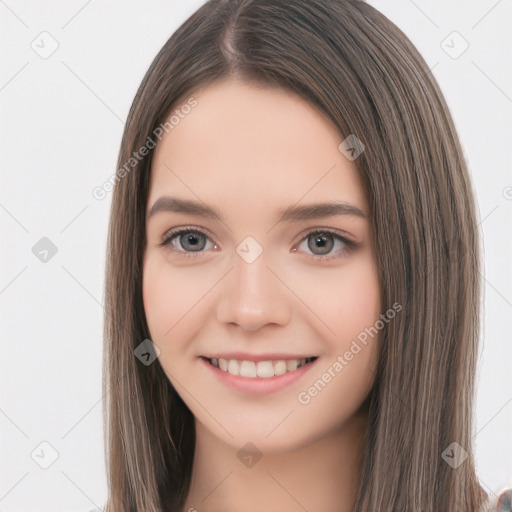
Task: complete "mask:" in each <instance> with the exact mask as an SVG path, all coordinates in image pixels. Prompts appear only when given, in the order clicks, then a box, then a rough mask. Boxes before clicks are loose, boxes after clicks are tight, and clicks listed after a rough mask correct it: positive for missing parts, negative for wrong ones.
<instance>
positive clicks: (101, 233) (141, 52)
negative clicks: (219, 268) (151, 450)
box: [0, 0, 512, 512]
mask: <svg viewBox="0 0 512 512" xmlns="http://www.w3.org/2000/svg"><path fill="white" fill-rule="evenodd" d="M202 3H203V2H202V0H194V1H192V0H186V1H181V2H177V1H171V0H168V1H163V0H162V1H157V0H152V1H146V2H137V1H134V0H130V1H123V2H121V1H120V0H119V1H114V0H108V1H102V2H100V1H99V0H92V1H91V0H89V1H86V0H73V1H67V2H64V1H63V0H62V1H53V2H52V1H50V2H29V1H26V0H23V1H22V0H0V16H1V22H0V24H1V45H0V48H1V62H2V66H1V69H0V107H1V114H0V115H1V121H2V122H1V134H0V148H1V153H0V154H1V171H2V172H1V188H0V229H1V231H0V232H1V244H2V245H1V247H2V250H1V267H0V315H1V316H0V320H1V327H2V337H1V343H2V346H1V355H0V362H1V373H0V379H1V396H0V432H1V444H0V450H1V451H0V464H1V466H0V468H1V469H0V471H1V472H0V512H14V511H52V512H54V511H82V512H87V511H88V510H91V509H94V508H101V507H102V506H103V504H104V502H105V499H106V479H105V469H104V461H103V438H102V418H101V352H102V322H103V316H102V314H103V308H102V305H101V302H102V296H103V272H104V262H105V257H104V252H105V243H106V233H107V223H108V214H109V206H110V195H107V197H106V198H105V199H104V200H103V201H99V200H96V199H95V198H94V197H93V196H92V190H93V188H94V187H96V186H98V185H102V184H103V183H104V182H105V181H106V180H107V179H108V178H109V177H110V176H111V175H112V174H113V173H114V172H115V167H116V161H117V153H118V150H119V144H120V140H121V134H122V130H123V127H124V120H125V119H126V116H127V113H128V110H129V107H130V105H131V102H132V100H133V97H134V95H135V92H136V90H137V88H138V86H139V84H140V81H141V79H142V77H143V75H144V73H145V72H146V70H147V68H148V66H149V65H150V63H151V61H152V60H153V58H154V56H155V55H156V53H157V52H158V51H159V50H160V48H161V47H162V46H163V44H164V43H165V42H166V41H167V39H168V38H169V37H170V35H171V34H172V32H174V30H175V29H176V28H177V27H178V26H179V25H180V24H181V23H182V22H183V21H184V20H185V19H186V18H187V17H188V16H189V15H190V14H191V13H192V12H193V11H194V10H195V9H197V8H198V7H199V6H200V5H202ZM369 3H370V4H372V5H374V6H375V7H376V8H377V9H379V10H380V11H381V12H383V13H384V14H385V15H386V16H388V17H389V18H390V19H391V20H392V21H394V22H395V23H396V24H397V25H398V26H399V27H400V28H401V29H402V30H403V31H404V32H405V33H406V34H407V35H408V36H409V37H410V38H411V40H412V41H413V43H414V44H415V45H416V46H417V48H418V49H419V51H420V52H421V54H422V55H423V56H424V58H425V59H426V61H427V62H428V64H429V66H430V67H431V68H432V69H433V71H432V72H433V74H434V75H435V77H436V78H437V80H438V81H439V83H440V85H441V88H442V90H443V92H444V93H445V96H446V98H447V101H448V104H449V106H450V108H451V110H452V114H453V116H454V118H455V122H456V125H457V129H458V131H459V134H460V137H461V140H462V143H463V146H464V150H465V153H466V155H467V159H468V161H469V164H470V168H471V173H472V176H473V180H474V184H475V189H476V192H477V196H478V203H479V216H480V220H481V228H482V233H483V236H484V244H485V283H486V285H485V299H484V300H485V307H484V309H485V315H484V322H485V323H484V329H483V331H482V352H481V357H480V359H479V374H478V395H477V403H476V410H475V414H476V431H475V447H476V459H477V471H478V475H479V478H480V479H481V482H482V484H483V485H484V486H485V487H486V488H487V489H488V490H493V491H494V492H497V491H499V490H500V489H501V488H502V487H503V486H505V485H507V486H511V487H512V441H511V439H512V435H511V433H512V428H511V427H512V384H511V382H512V381H511V366H512V364H511V363H512V342H511V337H510V328H509V325H508V322H509V320H510V318H511V316H512V278H511V270H510V262H511V261H512V242H511V236H510V235H511V225H512V188H511V187H512V172H511V160H512V159H511V157H510V145H511V144H510V136H511V133H512V70H511V61H510V55H511V54H512V38H511V30H510V27H511V26H512V23H511V22H512V1H511V0H499V1H497V0H480V1H475V0H471V1H468V0H460V1H459V0H436V1H427V0H415V1H412V0H393V1H389V0H388V1H386V0H373V1H369ZM43 31H47V32H48V33H49V34H51V36H52V37H53V38H54V39H55V40H56V41H57V42H58V48H57V50H56V51H55V53H53V54H52V55H51V56H49V57H48V58H47V59H43V58H41V57H40V56H39V55H38V54H37V53H36V51H34V50H33V49H32V47H31V44H32V42H33V41H35V42H34V43H33V44H34V45H39V46H42V45H43V43H41V42H40V41H41V37H48V36H40V34H41V32H43ZM453 31H456V32H458V33H459V34H460V35H461V36H462V37H463V38H464V39H465V40H466V41H467V43H468V44H469V47H468V49H467V50H466V51H465V52H464V53H463V54H462V55H460V56H459V57H458V58H452V56H450V55H449V54H448V53H447V52H446V51H445V49H446V50H449V51H451V52H452V54H453V53H454V52H458V51H460V49H461V48H462V46H460V45H461V44H462V40H461V39H460V38H459V39H457V38H458V37H459V36H457V35H455V36H453V35H450V34H452V32H453ZM448 36H449V37H448ZM447 37H448V39H446V38H447ZM45 41H46V42H45V43H44V44H45V48H49V47H50V44H51V41H50V40H49V39H46V40H45ZM443 41H445V43H443ZM447 46H451V47H452V48H451V49H449V48H448V47H447ZM40 51H42V50H40ZM42 237H47V238H49V239H50V240H51V241H52V242H53V244H55V246H56V247H57V249H58V252H57V253H56V254H55V256H54V257H53V258H51V259H50V260H49V261H48V262H47V263H43V262H41V261H40V260H39V259H38V258H36V256H35V255H34V254H33V252H32V247H33V246H34V245H35V244H36V243H37V242H38V241H39V240H40V239H41V238H42ZM43 441H46V442H48V443H50V445H51V446H52V447H53V448H54V449H55V450H56V451H57V452H58V458H57V460H56V461H55V462H54V463H53V464H52V465H51V466H50V467H48V469H42V468H41V467H39V465H37V464H36V463H35V461H34V459H33V458H31V453H32V452H33V451H34V450H35V449H36V454H39V460H44V459H45V458H46V459H47V461H49V460H50V459H49V457H51V449H50V448H48V447H45V446H44V445H43V447H40V446H39V445H40V443H41V442H43ZM41 450H42V451H41ZM43 453H44V456H43V455H42V454H43ZM34 458H37V457H36V456H34Z"/></svg>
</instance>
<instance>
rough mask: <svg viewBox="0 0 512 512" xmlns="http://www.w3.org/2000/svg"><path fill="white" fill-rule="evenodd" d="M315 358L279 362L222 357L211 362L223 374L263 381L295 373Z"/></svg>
mask: <svg viewBox="0 0 512 512" xmlns="http://www.w3.org/2000/svg"><path fill="white" fill-rule="evenodd" d="M312 359H313V358H308V359H289V360H287V361H285V360H282V359H281V360H278V361H258V362H256V363H255V362H254V361H238V360H236V359H229V360H228V359H223V358H222V357H219V358H218V359H217V358H212V359H210V362H211V363H212V365H213V366H215V367H217V368H219V369H220V370H222V371H223V372H228V373H230V374H231V375H238V376H240V377H248V378H254V377H260V378H263V379H266V378H269V377H273V376H274V375H284V374H285V373H287V372H293V371H295V370H296V369H297V368H300V367H301V366H304V365H305V364H306V362H311V360H312Z"/></svg>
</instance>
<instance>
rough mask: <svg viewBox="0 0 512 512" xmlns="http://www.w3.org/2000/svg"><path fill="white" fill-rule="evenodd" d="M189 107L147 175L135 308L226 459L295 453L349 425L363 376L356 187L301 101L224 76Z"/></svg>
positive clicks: (366, 322)
mask: <svg viewBox="0 0 512 512" xmlns="http://www.w3.org/2000/svg"><path fill="white" fill-rule="evenodd" d="M194 98H195V100H196V101H197V105H195V107H194V108H193V109H188V108H186V109H183V110H182V111H181V112H182V115H181V116H180V117H179V123H177V124H176V126H175V127H174V128H173V129H172V130H170V131H169V133H168V134H166V135H165V136H164V138H163V139H162V140H161V142H160V143H159V144H158V146H157V148H156V149H155V154H154V160H153V165H152V176H151V186H150V192H149V201H148V208H147V246H146V250H145V254H144V264H143V299H144V309H145V314H146V318H147V322H148V326H149V329H150V335H151V340H152V341H153V343H154V344H155V345H156V346H157V347H158V349H159V350H160V353H159V358H158V363H159V364H160V365H161V367H162V369H163V370H164V372H165V374H166V375H167V377H168V378H169V380H170V382H171V383H172V385H173V386H174V387H175V389H176V390H177V392H178V393H179V394H180V396H181V397H182V399H183V401H184V402H185V403H186V404H187V406H188V407H189V409H190V410H191V411H192V413H193V414H194V416H195V418H196V428H197V429H198V431H199V432H202V433H205V434H206V435H209V436H210V438H211V436H215V438H216V439H217V440H221V441H223V442H225V443H227V444H229V445H231V446H232V447H234V448H236V449H239V448H241V447H243V446H244V445H246V443H248V442H250V443H252V444H253V445H255V446H256V448H257V449H258V450H260V451H262V452H265V451H266V452H269V453H270V452H273V453H279V452H284V451H288V450H292V449H295V448H299V447H303V446H306V445H307V444H310V443H312V442H313V441H315V440H318V439H320V438H322V437H324V436H326V435H329V434H331V435H335V434H336V433H338V432H340V431H341V430H342V428H343V427H344V426H345V427H346V426H348V425H349V424H350V420H351V419H352V420H354V419H355V418H356V417H357V415H356V413H357V412H358V409H359V408H360V406H361V404H362V402H363V401H364V399H365V398H366V397H367V395H368V393H369V391H370V389H371V387H372V384H373V380H374V371H375V368H376V364H377V340H378V334H375V328H374V325H375V324H376V322H378V320H379V314H380V300H379V297H380V290H379V283H378V276H377V268H376V263H375V255H374V251H373V247H372V244H371V230H370V228H371V226H370V223H369V219H368V217H367V215H368V204H367V200H366V197H365V195H364V191H363V187H362V183H361V180H360V177H359V176H358V172H357V170H356V166H355V164H354V162H353V161H351V160H350V159H349V158H347V156H345V154H343V153H342V152H341V151H340V150H339V145H340V143H341V142H342V138H341V137H340V135H339V134H338V132H337V130H336V129H335V127H334V125H332V124H331V123H330V121H329V120H328V118H327V117H326V116H324V115H323V114H322V113H320V112H319V111H318V110H317V109H315V108H314V107H313V106H311V105H310V104H309V103H307V102H306V101H305V100H303V99H302V98H301V97H299V96H296V95H295V94H293V93H290V92H287V91H283V90H280V89H272V88H260V87H257V86H255V85H253V84H249V83H247V82H234V81H231V80H228V81H223V82H218V83H216V84H214V85H211V86H208V87H207V88H205V89H203V90H201V91H200V92H199V93H198V94H195V95H194ZM185 103H186V101H185V102H184V104H185ZM176 108H179V107H176ZM185 111H186V112H189V113H188V114H187V115H184V114H183V112H185ZM175 121H176V119H175ZM348 154H350V153H348ZM164 197H168V198H169V199H168V200H167V202H166V201H165V200H162V198H164ZM172 201H174V203H173V202H172ZM324 203H336V204H337V205H338V206H337V207H336V206H333V207H330V208H326V207H320V206H319V205H321V204H324ZM155 204H156V205H157V207H154V206H155ZM340 205H341V206H340ZM185 206H186V208H185ZM210 209H211V210H214V211H215V212H217V214H218V215H219V217H221V218H216V217H215V215H214V214H213V213H210ZM152 210H153V213H151V211H152ZM365 214H366V217H365V216H364V215H365ZM187 229H189V230H192V232H191V233H181V234H180V233H176V231H179V230H187ZM171 230H173V233H172V234H170V231H171ZM316 231H320V233H316V234H315V232H316ZM164 240H167V243H166V244H165V245H162V242H163V241H164ZM378 323H379V322H378ZM380 324H382V322H380ZM369 328H374V329H373V331H371V332H372V333H373V334H372V335H369V334H368V332H369V331H368V329H369ZM363 340H365V341H364V342H363ZM312 357H314V358H316V359H314V361H313V362H309V363H307V364H304V359H306V362H307V360H308V359H307V358H312ZM158 363H154V364H158ZM301 365H304V366H301ZM219 366H220V367H221V368H219ZM226 367H227V369H228V371H224V370H225V369H226ZM297 367H298V368H297ZM295 368H297V369H295ZM240 372H241V375H240ZM283 372H286V373H283ZM271 375H273V376H271Z"/></svg>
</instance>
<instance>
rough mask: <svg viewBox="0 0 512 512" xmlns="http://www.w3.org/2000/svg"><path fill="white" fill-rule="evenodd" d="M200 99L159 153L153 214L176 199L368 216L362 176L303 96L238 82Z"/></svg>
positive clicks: (324, 119)
mask: <svg viewBox="0 0 512 512" xmlns="http://www.w3.org/2000/svg"><path fill="white" fill-rule="evenodd" d="M192 96H193V97H194V99H195V100H196V101H197V105H196V106H195V107H194V108H193V109H192V110H190V111H189V109H187V112H189V113H188V114H187V115H182V116H181V118H180V122H179V124H177V125H176V126H175V127H174V128H173V129H172V130H170V131H169V133H167V134H165V135H164V137H163V138H162V140H161V141H160V142H159V143H158V145H157V147H156V149H155V155H154V159H153V163H152V171H151V188H150V195H149V200H148V203H149V206H151V204H153V203H154V201H155V200H156V199H158V197H160V196H161V195H162V194H176V195H180V197H187V198H195V199H197V198H200V199H201V200H203V201H205V202H207V203H213V204H217V205H219V206H220V207H221V208H222V207H223V205H225V208H224V209H226V210H227V207H228V205H230V204H231V205H233V206H234V207H235V206H236V207H237V211H238V212H240V211H242V210H243V209H247V208H249V209H252V211H254V208H258V207H260V208H261V206H262V205H263V204H264V205H265V206H266V207H269V208H273V207H274V206H273V205H275V207H276V208H277V207H282V206H283V205H289V204H294V203H297V202H298V201H300V200H301V199H302V198H304V201H305V202H312V201H315V200H333V201H334V200H337V201H339V200H341V201H343V200H344V201H347V202H351V203H352V204H356V205H357V206H359V207H360V208H362V209H365V208H366V200H365V197H364V193H363V189H362V184H361V180H360V178H359V176H358V171H357V168H356V166H355V164H354V162H351V161H350V160H348V159H347V158H346V157H345V156H344V155H343V154H342V153H341V152H340V151H339V149H338V147H339V145H340V143H341V142H342V140H343V138H342V137H341V135H340V134H339V133H338V131H337V129H336V127H335V126H334V124H333V123H332V122H331V121H330V120H329V118H328V117H327V116H326V115H325V114H324V113H323V112H321V111H319V110H318V109H317V108H315V107H314V106H313V105H311V104H310V103H309V102H307V101H305V100H304V99H303V98H301V97H300V96H298V95H296V94H294V93H293V92H290V91H287V90H284V89H278V88H271V87H262V86H259V85H256V84H253V83H248V82H240V81H234V80H231V79H229V80H223V81H221V82H217V83H215V84H212V85H209V86H207V87H205V88H203V89H200V90H199V91H198V92H195V93H194V94H193V95H192ZM186 101H187V100H184V103H185V102H186ZM179 107H180V106H179V104H177V105H176V106H175V109H174V110H173V112H175V110H176V109H179ZM194 196H195V197H194Z"/></svg>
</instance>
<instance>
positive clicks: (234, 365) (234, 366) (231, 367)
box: [228, 359, 240, 375]
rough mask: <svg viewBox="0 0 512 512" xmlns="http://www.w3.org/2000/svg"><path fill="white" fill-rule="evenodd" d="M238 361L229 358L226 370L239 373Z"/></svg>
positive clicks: (235, 373)
mask: <svg viewBox="0 0 512 512" xmlns="http://www.w3.org/2000/svg"><path fill="white" fill-rule="evenodd" d="M238 366H239V365H238V361H237V360H236V359H230V360H229V362H228V372H229V373H231V375H240V374H239V373H238Z"/></svg>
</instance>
